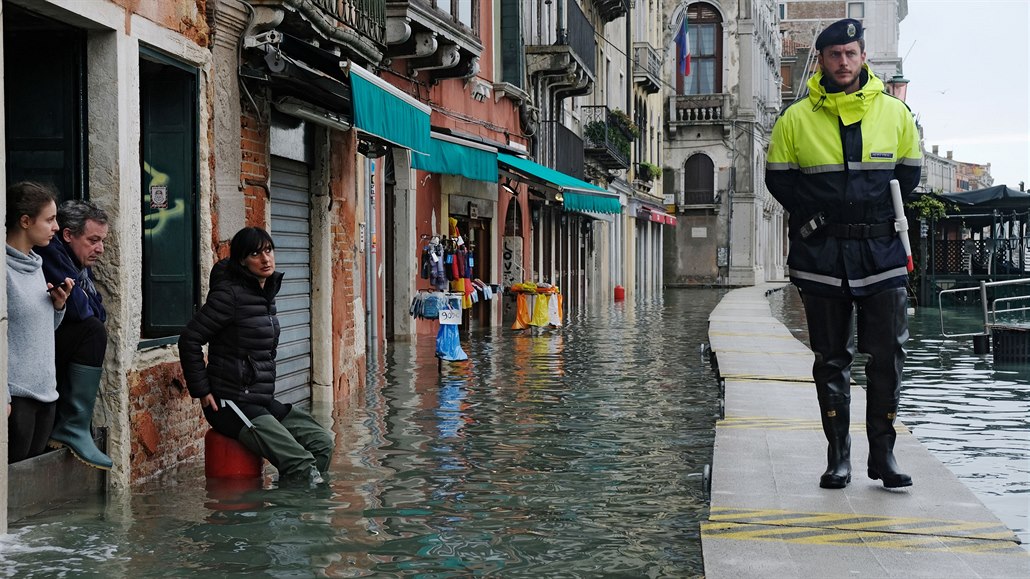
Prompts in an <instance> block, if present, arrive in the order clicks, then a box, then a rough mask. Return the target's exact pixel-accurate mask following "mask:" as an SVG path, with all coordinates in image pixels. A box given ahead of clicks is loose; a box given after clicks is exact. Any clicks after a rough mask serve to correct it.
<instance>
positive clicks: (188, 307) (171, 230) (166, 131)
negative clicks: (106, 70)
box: [140, 50, 200, 339]
mask: <svg viewBox="0 0 1030 579" xmlns="http://www.w3.org/2000/svg"><path fill="white" fill-rule="evenodd" d="M140 56H141V58H140V113H141V118H140V137H141V143H140V144H141V158H142V164H143V166H142V171H141V174H142V181H143V182H142V188H141V196H142V217H143V327H142V337H143V338H151V339H152V338H165V337H169V336H176V335H178V334H179V332H180V331H181V330H182V328H183V327H185V325H186V323H187V322H188V321H189V320H190V318H191V317H192V316H193V312H194V310H195V308H196V304H197V300H198V293H199V291H198V284H197V279H198V257H197V243H196V240H197V239H199V237H200V236H199V235H198V226H197V187H198V175H197V167H198V165H197V98H198V93H197V73H196V70H195V69H192V68H190V67H187V66H184V65H182V64H179V63H177V62H175V61H173V60H171V59H168V58H166V57H164V56H162V55H160V54H158V53H155V52H151V51H145V50H141V53H140Z"/></svg>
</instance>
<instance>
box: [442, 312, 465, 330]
mask: <svg viewBox="0 0 1030 579" xmlns="http://www.w3.org/2000/svg"><path fill="white" fill-rule="evenodd" d="M440 325H443V326H460V325H461V310H440Z"/></svg>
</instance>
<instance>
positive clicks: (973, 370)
mask: <svg viewBox="0 0 1030 579" xmlns="http://www.w3.org/2000/svg"><path fill="white" fill-rule="evenodd" d="M771 301H772V304H773V311H774V314H775V315H777V317H779V318H780V319H781V320H782V321H784V323H785V324H786V325H787V327H788V328H790V330H791V331H792V332H793V333H794V334H795V335H796V336H797V337H798V338H799V339H801V340H802V341H804V342H805V343H806V344H807V343H808V342H807V332H806V330H805V321H804V314H803V313H802V312H803V310H802V306H801V304H800V299H799V298H798V297H797V292H796V291H795V290H793V288H789V287H788V288H787V289H786V290H784V291H780V292H776V293H775V294H773V296H772V298H771ZM982 320H983V318H982V316H980V314H978V312H977V310H976V308H970V307H965V308H961V307H946V308H945V319H944V327H945V329H946V330H947V333H948V334H959V333H968V332H975V331H978V330H982V327H983V321H982ZM941 324H942V322H941V311H940V310H939V309H937V308H929V307H921V308H918V309H917V310H916V314H915V315H914V316H911V317H910V318H909V333H910V338H909V341H908V343H907V344H906V345H905V349H906V350H907V351H908V360H907V361H906V363H905V379H904V383H903V386H902V394H901V408H900V409H899V411H898V419H899V420H901V421H902V422H904V423H905V425H906V426H908V428H909V429H910V430H911V431H912V433H913V434H914V435H916V437H917V438H918V439H919V441H920V442H922V443H923V445H924V446H926V447H927V448H928V449H929V450H930V452H931V453H932V454H933V455H934V456H935V457H937V459H938V460H940V461H941V462H942V463H943V464H944V465H946V466H947V467H948V468H949V469H950V470H951V471H952V472H953V473H955V475H956V476H957V477H958V478H959V480H961V481H962V483H963V484H965V485H966V487H968V488H969V489H970V490H972V491H973V493H974V494H975V495H976V496H977V498H979V499H980V501H981V502H982V503H984V505H985V506H987V508H989V509H991V511H993V512H994V513H995V515H997V516H998V518H999V519H1000V520H1001V521H1002V522H1003V523H1005V524H1006V525H1008V526H1009V528H1011V529H1012V530H1014V531H1015V532H1016V534H1017V535H1018V536H1019V537H1020V540H1021V541H1022V543H1023V546H1024V547H1025V548H1027V549H1028V550H1030V364H1025V365H1013V364H1007V365H1006V364H995V363H994V361H993V358H992V356H991V355H990V354H975V353H974V352H973V341H972V338H945V337H943V336H942V331H941ZM861 365H862V358H859V359H857V363H856V364H855V373H854V374H855V376H854V377H855V379H856V380H857V381H858V382H860V383H861V382H864V380H865V378H864V376H863V369H862V367H861ZM813 395H814V393H813ZM899 460H902V459H900V458H899ZM901 464H902V466H904V462H903V461H902V463H901ZM915 484H916V486H915V487H913V488H915V489H916V490H915V491H913V492H918V489H919V486H918V485H919V481H918V480H917V481H915Z"/></svg>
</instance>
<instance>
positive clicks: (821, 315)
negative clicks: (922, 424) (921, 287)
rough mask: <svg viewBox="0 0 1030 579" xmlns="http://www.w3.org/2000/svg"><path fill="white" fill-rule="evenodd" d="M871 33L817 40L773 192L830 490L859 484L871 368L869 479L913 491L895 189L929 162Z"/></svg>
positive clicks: (774, 167) (776, 155) (777, 151)
mask: <svg viewBox="0 0 1030 579" xmlns="http://www.w3.org/2000/svg"><path fill="white" fill-rule="evenodd" d="M862 33H863V30H862V23H861V22H859V21H858V20H853V19H850V18H849V19H845V20H840V21H838V22H834V23H833V24H831V25H830V26H828V27H827V28H826V30H824V31H823V32H822V33H821V34H820V35H819V36H818V38H817V39H816V43H815V47H816V50H818V51H819V69H820V70H819V72H818V73H816V74H815V75H814V76H813V77H812V78H811V79H810V80H809V81H808V90H809V93H808V96H807V98H804V99H801V100H799V101H797V102H795V103H793V104H792V105H790V106H788V107H787V108H786V109H785V110H784V111H783V113H782V114H781V115H780V118H779V119H778V120H777V121H776V126H775V127H774V128H773V135H772V141H771V142H770V144H769V152H768V156H767V165H766V173H765V183H766V185H767V186H768V188H769V191H770V192H771V193H772V195H773V197H775V198H776V200H777V201H779V202H780V204H782V205H783V207H784V209H786V210H787V211H788V212H789V214H790V217H789V236H790V252H789V254H788V257H787V266H788V268H789V274H790V279H791V282H793V284H794V285H795V286H796V287H797V288H798V291H799V292H800V294H801V298H802V300H803V302H804V306H805V315H806V317H807V319H808V333H809V338H810V341H811V346H812V350H813V352H814V353H815V364H814V365H813V368H812V374H813V378H814V379H815V384H816V393H817V395H818V398H819V408H820V411H821V415H822V426H823V433H824V434H825V435H826V440H827V442H828V449H827V463H828V465H827V468H826V472H824V473H823V475H822V477H820V480H819V486H820V487H823V488H833V489H837V488H844V487H846V486H847V485H848V483H850V482H851V437H850V435H849V434H848V432H849V425H850V402H851V364H852V361H853V360H854V355H855V338H854V322H853V317H854V312H855V310H856V307H857V312H858V316H857V317H858V324H857V329H858V351H859V352H861V353H863V354H867V355H868V362H867V363H866V380H867V384H866V400H867V404H866V435H867V437H868V439H869V460H868V463H867V466H868V474H869V478H871V479H873V480H882V481H883V486H885V487H888V488H896V487H906V486H911V484H912V478H911V477H909V476H908V475H906V474H903V473H902V472H900V471H899V469H898V465H897V463H896V461H895V459H894V441H895V438H896V433H895V430H894V418H895V414H896V413H897V410H898V401H899V398H900V395H901V374H902V368H903V367H904V363H905V350H904V344H905V341H906V340H907V339H908V319H907V317H906V305H907V301H906V297H907V296H906V292H905V285H906V281H907V278H908V272H907V269H906V263H907V257H906V255H905V249H904V246H903V245H902V242H901V240H900V239H899V237H898V236H897V233H896V231H895V230H894V225H893V218H894V212H893V206H892V203H891V196H890V189H889V183H890V180H891V179H897V180H898V181H899V183H900V185H901V191H902V194H903V195H904V196H906V197H907V196H909V195H911V193H912V191H913V190H914V189H915V187H916V185H918V183H919V172H920V164H921V158H922V153H921V149H920V146H919V135H918V132H917V130H916V125H915V122H914V121H913V119H912V114H911V112H910V111H909V109H908V107H907V106H906V105H905V103H903V102H902V101H900V100H898V99H895V98H894V97H892V96H889V95H887V94H886V93H884V92H883V89H884V86H883V82H881V81H880V79H879V78H877V77H876V75H875V74H873V73H872V71H871V70H870V69H869V66H868V65H867V64H866V53H865V39H864V38H863V36H862Z"/></svg>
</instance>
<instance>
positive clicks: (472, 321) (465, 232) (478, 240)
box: [457, 217, 493, 331]
mask: <svg viewBox="0 0 1030 579" xmlns="http://www.w3.org/2000/svg"><path fill="white" fill-rule="evenodd" d="M457 219H458V229H459V230H460V231H461V234H462V237H464V239H465V244H466V245H468V246H469V247H470V248H471V250H472V260H473V266H472V279H475V278H479V279H481V280H483V281H484V282H485V283H491V281H492V280H490V279H489V277H490V272H491V271H492V269H491V268H492V267H493V264H492V263H491V262H490V253H491V251H490V220H489V219H474V218H469V217H457ZM466 281H467V280H466ZM492 304H493V302H488V301H483V300H480V301H479V302H478V303H475V304H472V308H471V309H469V310H465V315H464V320H462V328H463V329H464V330H466V331H467V330H469V329H471V328H472V327H473V326H476V327H486V326H489V325H490V307H491V305H492Z"/></svg>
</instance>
